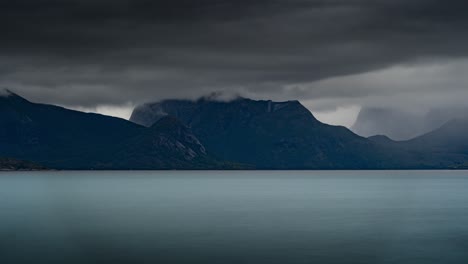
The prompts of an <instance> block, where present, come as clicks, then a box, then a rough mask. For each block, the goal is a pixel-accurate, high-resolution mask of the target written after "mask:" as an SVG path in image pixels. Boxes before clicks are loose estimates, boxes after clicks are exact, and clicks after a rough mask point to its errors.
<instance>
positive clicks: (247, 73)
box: [0, 0, 468, 124]
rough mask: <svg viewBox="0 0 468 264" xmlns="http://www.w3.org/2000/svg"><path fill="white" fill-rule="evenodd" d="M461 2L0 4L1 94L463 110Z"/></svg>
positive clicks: (466, 68) (76, 102)
mask: <svg viewBox="0 0 468 264" xmlns="http://www.w3.org/2000/svg"><path fill="white" fill-rule="evenodd" d="M467 9H468V1H466V0H443V1H442V0H440V1H438V0H369V1H365V0H170V1H169V0H167V1H161V0H151V1H150V0H103V1H99V0H15V1H2V3H1V4H0V30H1V31H0V32H1V39H0V40H1V41H0V87H6V88H9V89H12V90H13V91H15V92H17V93H19V94H20V95H23V96H25V97H27V98H29V99H31V100H33V101H38V102H44V103H54V104H60V105H64V106H68V107H73V108H77V109H85V110H93V111H99V112H102V113H110V114H114V115H118V116H123V117H125V116H128V114H129V111H130V109H131V107H132V106H133V105H135V104H138V103H141V102H145V101H154V100H160V99H165V98H195V97H199V96H201V95H205V94H208V93H210V92H213V91H218V92H219V91H222V92H224V93H225V94H232V95H236V94H239V95H243V96H247V97H252V98H258V99H260V98H261V99H273V100H288V99H299V100H300V101H302V102H303V103H304V104H305V105H306V106H307V107H309V109H311V110H312V111H314V112H315V113H316V114H317V116H319V117H322V118H324V119H326V120H328V121H330V122H337V123H342V124H348V123H350V122H351V121H350V120H351V119H353V118H354V116H355V114H356V113H357V112H358V111H359V108H360V106H366V105H379V106H380V105H390V106H395V105H396V106H398V107H407V108H411V107H412V108H415V109H416V108H417V109H423V108H427V107H429V106H433V105H453V104H465V102H464V101H465V100H464V98H468V97H467V96H468V77H467V73H468V59H467V58H466V56H467V55H468V48H467V47H468V34H467V33H468V32H467V31H468V15H467Z"/></svg>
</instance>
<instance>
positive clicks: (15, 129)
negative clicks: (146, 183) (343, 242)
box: [0, 92, 468, 170]
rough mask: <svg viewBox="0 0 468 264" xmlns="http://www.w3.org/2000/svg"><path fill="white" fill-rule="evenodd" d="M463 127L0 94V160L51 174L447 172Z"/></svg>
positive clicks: (464, 150)
mask: <svg viewBox="0 0 468 264" xmlns="http://www.w3.org/2000/svg"><path fill="white" fill-rule="evenodd" d="M467 130H468V121H466V120H453V121H451V122H448V123H446V124H445V125H443V126H442V127H440V128H439V129H437V130H434V131H432V132H430V133H427V134H425V135H423V136H420V137H417V138H415V139H412V140H407V141H394V140H392V139H390V138H388V137H385V136H375V137H370V138H365V137H361V136H358V135H356V134H354V133H353V132H351V131H350V130H349V129H347V128H345V127H341V126H331V125H327V124H324V123H321V122H320V121H318V120H317V119H316V118H315V117H314V116H313V114H312V113H311V112H310V111H309V110H308V109H307V108H305V107H304V106H303V105H302V104H301V103H300V102H298V101H286V102H273V101H267V100H264V101H256V100H251V99H247V98H236V99H233V100H230V101H219V100H215V99H211V98H201V99H198V100H195V101H191V100H165V101H161V102H156V103H148V104H144V105H140V106H137V107H136V108H135V110H134V111H133V113H132V116H131V118H130V121H128V120H124V119H120V118H115V117H109V116H103V115H99V114H92V113H83V112H79V111H73V110H69V109H65V108H62V107H58V106H53V105H45V104H38V103H33V102H30V101H28V100H26V99H24V98H22V97H20V96H18V95H17V94H14V93H12V92H8V93H7V94H6V95H2V96H0V156H1V157H8V158H14V159H19V160H28V161H31V162H34V163H38V164H41V165H43V166H45V167H47V168H52V169H79V170H82V169H113V170H118V169H122V170H123V169H149V170H151V169H447V168H465V167H466V165H467V164H468V144H467V142H468V136H467V135H468V133H467V132H468V131H467Z"/></svg>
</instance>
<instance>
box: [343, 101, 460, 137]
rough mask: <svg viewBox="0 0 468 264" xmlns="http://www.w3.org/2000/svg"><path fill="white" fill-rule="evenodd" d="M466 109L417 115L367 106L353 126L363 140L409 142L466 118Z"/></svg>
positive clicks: (405, 111) (442, 109) (433, 110)
mask: <svg viewBox="0 0 468 264" xmlns="http://www.w3.org/2000/svg"><path fill="white" fill-rule="evenodd" d="M467 110H468V109H466V108H463V107H452V108H448V107H446V108H436V107H434V108H433V109H430V110H428V111H421V112H413V111H408V110H404V109H396V108H386V107H364V108H362V109H361V111H360V112H359V115H358V117H357V119H356V121H355V123H354V124H353V126H352V127H351V130H352V131H353V132H354V133H356V134H358V135H361V136H363V137H370V136H375V135H385V136H388V137H389V138H391V139H393V140H409V139H413V138H416V137H418V136H421V135H424V134H425V133H428V132H430V131H433V130H435V129H437V128H439V127H441V126H442V125H444V124H445V123H446V122H448V121H450V120H453V119H458V118H463V117H464V113H466V111H467Z"/></svg>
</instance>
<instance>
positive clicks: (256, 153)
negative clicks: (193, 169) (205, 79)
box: [130, 98, 381, 169]
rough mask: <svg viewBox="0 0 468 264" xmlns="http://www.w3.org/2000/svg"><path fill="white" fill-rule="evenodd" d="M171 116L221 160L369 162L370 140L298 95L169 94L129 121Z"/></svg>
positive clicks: (309, 164) (271, 165) (301, 164)
mask: <svg viewBox="0 0 468 264" xmlns="http://www.w3.org/2000/svg"><path fill="white" fill-rule="evenodd" d="M164 116H174V117H176V118H177V119H179V120H181V121H182V122H183V123H184V124H186V125H187V126H189V127H190V128H191V129H192V131H193V132H194V134H195V135H196V136H197V137H198V138H199V139H200V141H201V142H203V144H204V145H205V147H206V148H207V150H208V151H209V152H210V153H212V154H213V155H215V156H216V157H218V158H220V159H223V160H232V161H236V162H241V163H247V164H252V165H254V166H255V167H257V168H263V169H316V168H323V169H327V168H367V167H369V166H381V165H380V164H379V165H376V164H377V163H376V162H371V160H374V159H375V155H367V154H369V153H370V152H372V151H373V150H374V148H375V146H374V144H373V142H371V141H369V140H367V139H364V138H361V137H359V136H357V135H355V134H353V133H352V132H351V131H349V130H348V129H346V128H344V127H334V126H329V125H325V124H322V123H320V122H319V121H318V120H317V119H315V117H314V116H313V115H312V114H311V113H310V111H309V110H308V109H306V108H305V107H304V106H303V105H301V104H300V103H299V102H298V101H288V102H272V101H254V100H250V99H243V98H238V99H236V100H233V101H230V102H220V101H212V100H206V99H200V100H198V101H186V100H167V101H163V102H159V103H154V104H146V105H143V106H139V107H137V108H136V109H135V111H134V112H133V114H132V117H131V119H130V120H131V121H133V122H135V123H138V124H142V125H145V126H150V125H152V124H153V123H155V122H157V121H158V120H159V119H160V118H162V117H164Z"/></svg>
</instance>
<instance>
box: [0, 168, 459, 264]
mask: <svg viewBox="0 0 468 264" xmlns="http://www.w3.org/2000/svg"><path fill="white" fill-rule="evenodd" d="M0 210H1V211H0V212H1V215H0V216H1V217H0V263H5V264H8V263H256V264H258V263H269V264H271V263H325V264H326V263H411V264H417V263H446V264H447V263H468V250H467V249H468V172H463V171H327V172H320V171H314V172H310V171H300V172H291V171H276V172H256V171H249V172H216V171H211V172H203V171H199V172H133V171H132V172H24V173H9V172H5V173H1V174H0Z"/></svg>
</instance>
